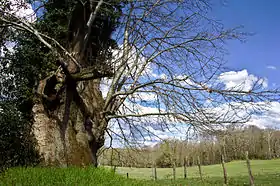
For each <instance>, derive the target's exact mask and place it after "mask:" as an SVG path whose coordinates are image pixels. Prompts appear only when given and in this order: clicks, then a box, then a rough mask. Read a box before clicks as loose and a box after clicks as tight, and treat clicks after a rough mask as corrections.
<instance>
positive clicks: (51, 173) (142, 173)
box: [0, 159, 280, 186]
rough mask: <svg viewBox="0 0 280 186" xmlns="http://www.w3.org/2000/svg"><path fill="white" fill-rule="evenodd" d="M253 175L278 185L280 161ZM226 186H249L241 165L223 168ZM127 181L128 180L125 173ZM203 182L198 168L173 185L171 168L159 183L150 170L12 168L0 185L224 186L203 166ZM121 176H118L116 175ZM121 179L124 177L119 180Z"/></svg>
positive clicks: (161, 171)
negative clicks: (113, 170) (226, 178)
mask: <svg viewBox="0 0 280 186" xmlns="http://www.w3.org/2000/svg"><path fill="white" fill-rule="evenodd" d="M251 164H252V172H253V174H254V178H255V183H256V185H275V186H277V185H280V159H278V160H253V161H251ZM226 168H227V171H228V177H229V185H236V186H237V185H248V181H249V180H248V176H247V175H248V173H247V167H246V164H245V162H244V161H235V162H230V163H227V164H226ZM127 172H128V173H129V177H130V179H127V178H126V177H125V176H126V173H127ZM202 172H203V181H201V180H200V179H199V175H198V168H197V167H189V168H188V179H187V180H185V179H182V177H183V168H181V167H180V168H177V169H176V173H177V174H176V177H177V179H176V181H175V182H174V181H173V180H172V169H171V168H158V169H157V174H158V178H159V180H158V181H156V182H155V181H153V180H151V179H152V169H151V168H125V167H120V168H117V173H118V174H114V173H113V172H112V171H111V170H110V169H108V168H98V169H95V168H91V167H87V168H75V167H71V168H42V167H36V168H12V169H9V170H8V171H6V172H5V173H4V174H1V175H0V185H23V186H25V185H26V186H27V185H28V186H29V185H31V186H32V185H34V186H35V185H36V186H37V185H38V186H40V185H44V186H45V185H52V186H63V185H67V186H68V185H75V186H76V185H89V186H90V185H112V186H113V185H114V186H115V185H117V186H118V185H120V186H126V185H127V186H130V185H132V186H133V185H139V186H142V185H143V186H146V185H147V186H152V185H155V186H157V185H174V186H175V185H177V186H179V185H180V186H183V185H191V186H192V185H195V186H205V185H223V174H222V168H221V165H210V166H203V167H202ZM119 174H120V175H119ZM122 175H123V176H122Z"/></svg>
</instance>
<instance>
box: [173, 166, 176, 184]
mask: <svg viewBox="0 0 280 186" xmlns="http://www.w3.org/2000/svg"><path fill="white" fill-rule="evenodd" d="M173 179H174V180H176V162H175V161H173Z"/></svg>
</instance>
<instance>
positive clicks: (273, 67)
mask: <svg viewBox="0 0 280 186" xmlns="http://www.w3.org/2000/svg"><path fill="white" fill-rule="evenodd" d="M266 68H267V69H271V70H277V68H276V67H275V66H273V65H268V66H266Z"/></svg>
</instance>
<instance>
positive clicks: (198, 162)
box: [197, 156, 202, 180]
mask: <svg viewBox="0 0 280 186" xmlns="http://www.w3.org/2000/svg"><path fill="white" fill-rule="evenodd" d="M197 166H198V171H199V176H200V179H201V180H202V171H201V163H200V157H199V156H197Z"/></svg>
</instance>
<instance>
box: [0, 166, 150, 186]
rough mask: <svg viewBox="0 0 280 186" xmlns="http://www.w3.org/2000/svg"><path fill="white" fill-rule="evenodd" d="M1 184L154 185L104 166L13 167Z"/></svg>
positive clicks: (2, 177)
mask: <svg viewBox="0 0 280 186" xmlns="http://www.w3.org/2000/svg"><path fill="white" fill-rule="evenodd" d="M0 185H7V186H8V185H9V186H10V185H11V186H12V185H17V186H19V185H22V186H32V185H34V186H35V185H36V186H48V185H50V186H64V185H65V186H66V185H67V186H68V185H75V186H76V185H86V186H88V185H97V186H98V185H117V186H118V185H119V186H123V185H124V186H126V185H127V186H130V185H152V183H151V182H150V181H147V180H134V179H126V178H124V177H123V176H120V175H115V174H114V173H113V172H112V171H110V170H108V169H104V168H98V169H96V168H90V167H87V168H74V167H72V168H40V167H36V168H12V169H9V170H8V171H7V172H5V173H4V174H2V175H1V176H0Z"/></svg>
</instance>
